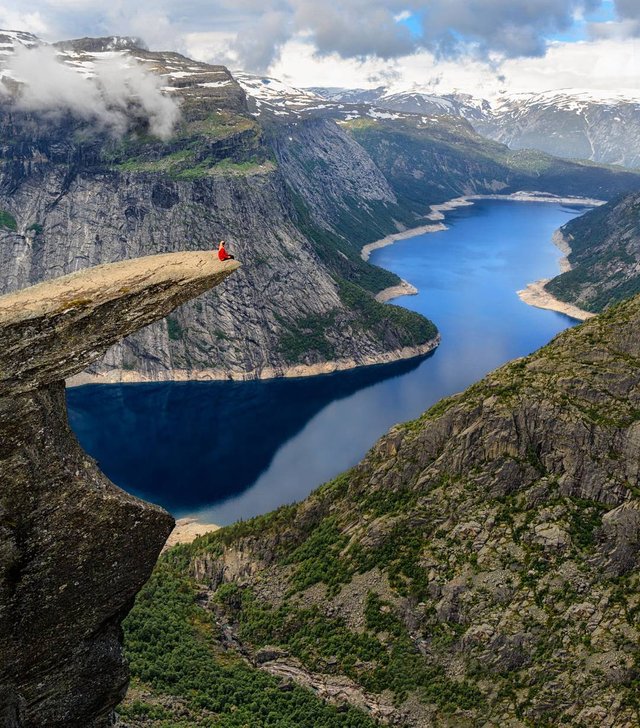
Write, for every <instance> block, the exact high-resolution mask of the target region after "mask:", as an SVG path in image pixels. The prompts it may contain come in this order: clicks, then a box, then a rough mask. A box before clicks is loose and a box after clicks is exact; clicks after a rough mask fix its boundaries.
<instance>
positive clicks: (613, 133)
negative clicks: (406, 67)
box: [308, 86, 640, 167]
mask: <svg viewBox="0 0 640 728" xmlns="http://www.w3.org/2000/svg"><path fill="white" fill-rule="evenodd" d="M310 91H312V92H313V93H314V94H317V95H318V96H320V97H323V98H324V99H326V102H328V103H329V104H333V105H334V106H335V108H336V111H335V113H336V115H339V114H340V113H342V115H344V113H345V112H344V109H346V108H347V107H346V106H344V104H352V105H356V106H355V108H356V111H355V112H352V113H359V114H360V115H364V114H366V113H368V112H369V113H371V110H375V109H380V110H382V109H385V110H387V111H390V112H396V113H400V114H404V113H407V112H409V113H423V114H429V115H436V116H443V115H444V116H454V117H458V118H463V119H467V120H468V121H469V122H470V123H471V124H472V125H473V127H474V129H475V130H476V131H478V132H479V133H480V134H482V135H483V136H485V137H488V138H489V139H494V140H495V141H499V142H502V143H503V144H506V145H507V146H508V147H510V148H511V149H536V150H539V151H542V152H546V153H547V154H552V155H555V156H557V157H565V158H568V159H587V160H590V161H592V162H600V163H606V164H619V165H622V166H624V167H640V95H639V94H638V93H637V92H634V91H629V92H613V91H612V92H609V91H607V92H603V91H597V90H581V89H562V90H560V91H557V90H556V91H547V92H543V93H509V92H505V93H503V94H501V95H500V96H498V97H497V98H494V99H492V100H491V101H489V100H487V99H482V98H477V97H474V96H471V95H469V94H461V93H454V92H452V93H443V94H440V95H438V94H434V93H433V92H432V91H429V90H420V89H408V90H403V89H395V90H394V89H389V88H386V87H384V86H382V87H379V88H377V89H369V90H362V89H360V90H358V89H354V90H349V89H325V88H314V89H310ZM340 104H342V105H343V106H342V109H343V111H342V112H340ZM308 105H309V107H310V108H311V107H316V108H317V105H318V103H317V101H314V102H313V103H308ZM374 113H375V111H374Z"/></svg>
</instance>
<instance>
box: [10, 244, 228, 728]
mask: <svg viewBox="0 0 640 728" xmlns="http://www.w3.org/2000/svg"><path fill="white" fill-rule="evenodd" d="M236 268H237V264H235V263H226V264H222V263H219V262H218V261H217V260H216V261H214V260H213V259H212V258H211V257H210V256H208V255H206V254H198V253H187V254H181V255H180V254H177V255H167V256H153V257H149V258H145V259H139V260H132V261H127V262H125V263H118V264H114V265H106V266H101V267H98V268H92V269H89V270H87V271H83V272H80V273H76V274H74V275H71V276H67V277H64V278H59V279H56V280H54V281H52V282H50V283H44V284H40V285H39V286H35V287H32V288H28V289H25V290H22V291H20V292H18V293H15V294H11V295H7V296H3V297H1V298H0V483H1V484H2V487H1V488H0V515H1V519H0V555H1V558H0V654H1V655H2V661H1V663H0V723H1V724H2V725H3V726H11V727H12V728H14V727H15V728H17V727H19V726H25V727H26V726H29V727H30V728H36V727H38V726H42V728H45V727H46V728H63V726H64V727H65V728H68V727H71V726H77V728H86V727H87V726H95V727H96V728H98V727H99V726H106V725H110V720H111V713H112V710H113V708H114V706H115V705H116V704H117V703H118V702H119V700H120V699H121V697H122V695H123V693H124V691H125V690H126V687H127V683H128V670H127V667H126V663H125V661H124V659H123V656H122V646H121V636H122V631H121V627H120V623H121V621H122V619H123V618H124V617H125V615H126V614H127V612H128V611H129V609H130V608H131V604H132V601H133V598H134V596H135V595H136V593H137V592H138V590H139V589H140V587H141V586H142V584H143V583H144V582H145V581H146V579H147V578H148V576H149V573H150V572H151V569H152V568H153V565H154V563H155V561H156V558H157V556H158V554H159V553H160V549H161V548H162V546H163V544H164V542H165V540H166V537H167V536H168V534H169V532H170V531H171V528H172V526H173V519H172V517H171V516H170V515H169V514H168V513H166V512H165V511H163V510H162V509H161V508H158V507H156V506H153V505H151V504H149V503H145V502H143V501H140V500H138V499H137V498H133V497H132V496H130V495H128V494H126V493H124V492H123V491H121V490H120V489H119V488H117V487H116V486H115V485H113V484H112V483H111V482H110V481H109V480H108V479H107V478H106V477H105V476H104V475H103V474H102V473H101V472H100V471H99V469H98V468H97V466H96V463H95V462H94V461H93V460H91V458H89V457H88V456H87V455H86V453H85V452H84V451H83V450H82V449H81V448H80V446H79V445H78V443H77V441H76V439H75V437H74V435H73V434H72V432H71V430H70V428H69V425H68V422H67V416H66V404H65V398H64V378H65V377H68V376H70V375H72V374H75V373H77V372H79V371H81V370H82V369H83V368H84V367H85V366H87V365H88V364H89V363H91V362H92V361H94V360H95V359H96V358H97V357H98V356H100V355H101V354H102V353H103V352H104V351H105V350H106V349H107V347H109V346H110V345H112V344H113V343H114V342H115V341H117V340H119V339H120V338H122V337H123V336H126V335H127V334H130V333H132V332H133V331H136V330H137V329H139V328H140V327H142V326H145V325H146V324H148V323H151V322H152V321H155V320H156V319H158V318H159V317H161V316H164V315H166V314H167V313H169V312H170V311H172V310H173V309H174V308H175V307H176V306H177V305H179V304H180V303H183V302H184V301H186V300H188V299H189V298H192V297H194V296H197V295H198V294H200V293H202V292H203V291H205V290H208V289H209V288H211V287H212V286H215V285H218V284H219V283H220V282H221V281H222V280H223V279H224V278H226V276H227V275H229V273H231V272H232V271H233V270H235V269H236Z"/></svg>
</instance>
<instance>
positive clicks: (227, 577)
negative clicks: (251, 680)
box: [125, 297, 640, 728]
mask: <svg viewBox="0 0 640 728" xmlns="http://www.w3.org/2000/svg"><path fill="white" fill-rule="evenodd" d="M639 382H640V297H636V298H634V299H632V300H630V301H628V302H625V303H623V304H621V305H619V306H617V307H614V308H612V309H610V310H609V311H607V312H606V313H604V314H602V315H601V316H599V317H597V318H594V319H592V320H590V321H588V322H586V323H585V324H583V325H582V326H580V327H578V328H576V329H572V330H569V331H567V332H565V333H563V334H561V335H560V336H558V337H557V338H556V339H555V340H554V341H552V342H551V343H550V344H549V345H548V346H546V347H544V348H543V349H541V350H540V351H539V352H537V353H535V354H533V355H531V356H529V357H526V358H523V359H520V360H517V361H514V362H512V363H510V364H508V365H506V366H504V367H502V368H501V369H498V370H497V371H495V372H493V373H492V374H490V375H489V376H487V377H486V378H485V379H483V380H482V381H480V382H479V383H477V384H475V385H474V386H472V387H470V388H469V389H468V390H467V391H466V392H464V393H462V394H460V395H456V396H454V397H451V398H449V399H446V400H443V401H442V402H440V403H439V404H437V405H436V406H435V407H433V408H432V409H430V410H429V411H427V412H426V413H425V414H424V415H423V416H422V417H420V418H419V419H417V420H415V421H413V422H410V423H407V424H404V425H399V426H397V427H395V428H393V429H392V430H391V431H390V432H389V433H388V434H387V435H386V436H385V437H383V438H382V439H381V440H380V441H379V442H378V443H377V444H376V445H375V446H374V447H373V449H372V450H371V451H370V453H369V454H368V455H367V457H366V458H365V459H364V460H363V461H362V463H360V465H358V466H357V467H356V468H354V469H353V470H351V471H349V472H347V473H345V474H343V475H342V476H340V477H338V478H337V479H336V480H334V481H333V482H331V483H329V484H327V485H325V486H323V487H322V488H320V489H318V490H317V491H316V492H315V493H314V494H312V495H311V496H310V497H309V498H308V499H306V500H305V501H303V502H302V503H300V504H297V505H293V506H287V507H284V508H281V509H279V510H278V511H275V512H274V513H271V514H268V515H266V516H262V517H259V518H256V519H253V520H252V521H249V522H246V523H238V524H236V525H234V526H231V527H229V528H225V529H222V530H221V531H219V532H216V533H214V534H211V535H209V536H206V537H203V538H201V539H198V540H197V541H196V542H194V543H193V544H191V545H188V546H179V547H176V548H174V549H172V550H171V551H170V552H169V553H168V554H166V555H165V556H164V558H163V559H162V561H161V564H160V566H159V567H158V569H157V571H156V575H155V577H154V580H153V582H152V583H151V584H150V585H149V586H148V587H147V588H146V589H145V590H144V592H143V593H142V595H141V597H140V598H139V599H138V603H137V606H136V608H135V610H134V612H133V616H132V617H131V618H130V620H129V623H128V626H127V644H128V650H129V654H130V659H131V664H132V667H133V672H134V674H135V675H136V679H137V680H138V681H139V683H138V687H137V688H136V689H137V690H144V692H145V695H146V696H147V698H146V701H147V703H149V704H154V703H155V702H158V701H159V702H161V703H162V704H163V706H165V707H164V708H163V709H164V710H166V711H167V714H166V715H167V720H170V719H171V720H176V718H175V716H177V715H179V713H178V712H177V710H178V709H177V708H176V709H175V710H174V708H171V707H166V706H171V700H173V697H172V696H174V697H175V696H178V697H179V700H180V703H179V704H180V706H181V707H180V710H187V711H195V710H196V709H199V708H198V706H199V705H202V704H204V703H203V701H204V702H206V701H207V700H209V698H208V697H207V695H208V692H207V690H209V689H210V688H206V689H205V688H202V687H198V686H195V687H194V684H193V682H189V680H191V678H190V677H189V676H191V675H193V674H194V671H199V670H204V669H210V670H220V669H221V668H220V665H221V664H224V660H231V661H235V660H245V661H248V662H249V663H251V664H253V665H255V666H256V667H259V668H260V669H261V670H262V671H264V672H267V673H270V674H272V675H279V676H282V675H289V676H290V677H291V678H292V679H294V680H295V681H296V682H298V683H300V684H301V685H307V686H315V687H316V689H317V690H319V692H320V694H321V695H328V696H334V700H337V701H338V702H340V701H342V702H344V703H352V704H357V705H359V706H361V707H363V708H364V709H365V710H367V711H368V712H369V713H370V715H372V716H374V715H375V716H377V717H378V718H381V719H385V720H392V721H396V723H397V724H400V725H407V726H420V727H421V728H424V727H426V726H480V725H487V724H489V725H509V726H514V727H515V726H535V727H536V728H539V727H541V726H549V727H551V726H558V725H572V726H585V727H586V726H592V725H594V724H598V723H604V724H605V725H606V724H607V723H606V721H608V724H610V725H616V726H623V725H628V726H632V725H636V724H637V723H638V721H639V720H640V705H639V702H638V686H639V677H640V673H639V668H640V650H639V648H638V644H639V641H638V638H639V636H640V635H639V632H638V616H639V614H640V591H639V589H638V587H639V583H638V581H639V578H640V577H639V576H638V565H639V560H640V481H639V474H640V459H639V453H640V447H639V444H640V442H639V440H638V437H639V434H638V433H639V432H640V430H639V427H640V386H639ZM176 599H183V600H186V601H187V602H188V603H189V604H190V605H191V606H190V607H189V608H190V609H192V610H193V611H192V613H191V615H190V617H189V619H188V620H187V621H188V623H189V624H190V625H191V627H190V629H196V627H197V626H198V624H199V621H202V622H203V623H206V625H207V630H209V631H208V635H209V637H208V638H207V639H208V640H209V641H208V642H207V645H208V647H207V649H208V652H207V653H206V654H205V653H204V652H201V653H199V656H198V659H197V661H194V660H193V659H192V657H191V656H190V655H189V654H188V652H187V651H185V652H184V654H183V653H182V652H181V649H179V648H178V647H176V648H175V649H172V650H171V651H170V654H171V677H170V678H167V677H166V672H165V671H166V669H167V668H166V666H165V662H166V660H165V658H164V657H162V656H161V651H159V650H156V648H155V647H153V646H152V642H153V641H154V640H156V639H158V638H160V639H161V640H163V639H165V638H164V636H163V634H164V630H165V627H162V626H160V627H157V628H155V627H154V628H153V629H152V630H151V632H148V631H145V625H147V624H151V625H156V624H166V623H169V622H170V621H171V620H174V619H182V621H183V623H184V619H183V618H182V617H180V616H179V615H180V612H179V611H175V610H173V609H171V610H170V612H169V613H168V614H167V615H166V617H162V618H161V617H160V616H159V615H162V614H164V612H163V610H165V605H166V604H167V603H171V601H172V600H176ZM174 614H175V616H172V615H174ZM181 629H182V628H181ZM196 631H197V630H196ZM194 639H195V638H194ZM203 649H204V648H203ZM165 652H166V650H165ZM162 654H164V653H162ZM203 661H205V662H204V663H203ZM203 664H206V665H209V667H206V668H205V667H204V666H203ZM245 664H246V662H245ZM243 669H246V668H243ZM185 680H186V681H187V682H185ZM319 685H321V686H322V689H320V688H318V686H319ZM345 686H346V687H345ZM211 689H213V688H211ZM135 695H136V693H135V692H134V693H133V696H132V697H131V698H130V699H129V701H128V702H127V704H126V708H125V710H126V711H129V712H128V713H127V715H131V711H132V710H133V708H132V707H131V706H132V705H133V702H132V701H133V700H135ZM336 696H337V697H336ZM244 699H245V698H244V697H242V696H241V695H240V694H239V693H238V701H240V703H241V704H238V705H237V706H236V707H235V708H231V707H230V705H229V701H227V702H226V703H224V705H223V704H221V703H220V702H218V703H215V706H214V708H212V710H213V712H214V714H215V715H214V716H212V718H211V725H218V724H220V725H227V723H225V722H224V721H225V720H227V715H228V714H229V711H231V710H233V711H239V710H242V711H245V710H247V704H246V703H245V702H243V701H244ZM185 706H186V707H185ZM136 709H137V710H151V708H136ZM274 710H275V712H276V714H277V715H281V716H282V717H281V718H278V717H276V718H274V720H275V721H276V722H275V723H274V724H275V725H286V724H287V723H286V722H282V723H278V722H277V721H278V720H282V721H286V720H288V718H287V717H286V716H288V715H289V713H286V712H282V713H278V711H280V710H281V708H279V707H278V708H274ZM283 710H284V709H283ZM172 711H173V712H172ZM193 714H194V715H195V713H193ZM245 714H246V713H245ZM261 720H262V718H259V719H257V721H258V722H256V723H253V722H251V721H250V724H251V725H267V723H266V722H260V721H261ZM216 721H220V723H217V722H216ZM150 724H152V723H148V722H147V723H145V722H144V721H142V720H138V722H136V721H133V722H132V723H131V725H134V726H138V725H150ZM169 724H171V725H173V724H172V723H169ZM179 724H180V723H176V725H179ZM197 724H198V725H200V724H202V725H208V724H207V723H197ZM155 725H163V724H162V723H155ZM336 725H340V723H336Z"/></svg>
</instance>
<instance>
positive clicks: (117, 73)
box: [9, 46, 180, 139]
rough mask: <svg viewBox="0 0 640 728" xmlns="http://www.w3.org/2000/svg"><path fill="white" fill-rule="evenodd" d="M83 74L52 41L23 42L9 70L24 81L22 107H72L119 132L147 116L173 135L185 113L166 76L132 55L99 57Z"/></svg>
mask: <svg viewBox="0 0 640 728" xmlns="http://www.w3.org/2000/svg"><path fill="white" fill-rule="evenodd" d="M86 70H87V71H88V73H89V74H90V75H81V74H80V73H78V72H77V71H75V70H72V69H71V68H69V67H68V66H66V65H64V64H62V63H61V62H60V61H59V60H58V58H57V56H56V53H55V51H54V50H53V49H52V48H51V47H49V46H41V47H37V48H33V49H27V48H22V47H19V48H17V50H16V52H15V55H14V56H13V57H12V60H11V65H10V68H9V73H10V74H11V76H12V77H13V78H15V79H16V80H18V81H20V82H21V83H22V84H23V86H22V87H21V89H20V95H19V96H18V101H17V104H18V107H19V108H22V109H26V110H29V111H42V112H44V113H48V114H51V115H54V116H57V115H59V114H60V113H64V112H69V113H71V114H73V115H74V116H76V117H77V118H79V119H82V120H84V121H88V122H90V123H91V124H94V125H96V126H97V127H98V128H100V129H104V130H106V131H109V132H110V133H112V134H114V135H121V134H123V133H125V132H126V131H127V129H128V128H129V127H130V126H131V123H132V119H134V118H136V119H144V120H145V121H146V123H147V124H148V126H149V132H150V133H151V134H153V135H155V136H158V137H161V138H163V139H166V138H168V137H169V136H170V135H171V132H172V131H173V127H174V125H175V123H176V122H177V120H178V117H179V115H180V110H179V107H178V106H177V104H176V102H175V101H174V100H173V99H171V98H169V97H167V96H163V95H162V93H161V91H160V83H161V82H160V79H159V78H158V77H157V76H155V75H153V74H151V73H148V72H147V71H145V70H144V69H143V68H142V67H141V66H140V64H138V63H136V62H134V61H133V60H132V59H131V58H128V57H127V56H115V57H113V58H109V59H106V60H101V61H96V62H95V63H94V64H93V65H92V67H90V68H87V69H86Z"/></svg>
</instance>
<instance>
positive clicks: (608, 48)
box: [0, 0, 640, 95]
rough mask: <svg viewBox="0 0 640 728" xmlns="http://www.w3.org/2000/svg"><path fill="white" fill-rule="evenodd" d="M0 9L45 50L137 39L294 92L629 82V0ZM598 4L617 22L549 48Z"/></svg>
mask: <svg viewBox="0 0 640 728" xmlns="http://www.w3.org/2000/svg"><path fill="white" fill-rule="evenodd" d="M3 2H4V3H5V4H0V26H2V25H4V26H8V25H10V26H14V27H17V28H18V29H24V30H30V31H31V32H35V33H36V34H38V35H41V36H43V37H44V38H45V39H46V40H55V39H59V38H71V37H79V36H84V35H92V36H97V35H108V34H116V35H134V36H140V37H141V38H143V39H144V40H145V41H146V42H147V43H148V45H149V47H151V48H154V49H158V50H176V51H178V52H182V53H185V54H187V55H190V56H192V57H194V58H197V59H198V60H204V61H209V62H215V63H225V64H227V65H230V66H232V67H236V68H238V67H241V68H244V69H245V70H247V71H267V72H268V73H270V74H271V75H275V76H279V77H281V78H283V79H287V80H289V81H291V82H293V83H294V84H296V85H340V86H372V85H379V84H380V83H387V82H388V81H389V80H390V79H391V80H393V79H395V78H397V77H398V76H403V77H405V78H406V82H407V83H408V84H412V83H418V84H430V85H431V86H432V87H433V88H434V89H435V88H438V89H446V88H451V87H457V88H460V89H462V90H467V91H470V92H474V93H479V92H480V93H484V94H485V95H489V94H490V93H495V92H496V91H497V90H498V89H499V88H500V87H501V86H502V82H501V81H500V78H499V77H500V76H502V75H504V76H505V77H506V82H507V83H508V84H510V85H511V86H513V87H515V88H517V89H519V90H527V89H530V90H543V89H547V88H558V87H561V86H581V87H587V88H588V87H593V88H622V87H631V88H636V87H637V84H638V81H637V79H636V77H637V75H638V74H637V71H636V70H634V67H635V69H637V67H638V50H637V42H638V41H637V40H635V41H634V39H633V38H634V36H637V34H638V32H639V31H638V29H639V28H640V0H615V9H616V12H617V15H614V10H613V7H614V6H612V5H611V0H527V2H524V0H522V1H521V2H518V1H517V0H342V2H341V3H340V4H335V3H334V4H331V3H329V4H327V3H324V4H323V3H320V4H318V3H317V2H316V0H188V1H187V2H180V1H179V0H137V2H135V3H132V2H131V1H130V0H109V2H106V3H105V2H104V0H20V2H19V5H20V10H19V11H18V10H16V9H15V6H14V4H12V5H11V6H10V5H9V4H8V3H7V0H0V3H3ZM607 5H608V6H609V15H610V16H611V17H615V18H617V19H616V20H615V21H608V22H599V23H591V24H590V25H588V31H589V32H590V33H591V40H590V41H587V42H579V43H575V42H574V43H568V42H567V43H557V42H551V43H550V42H549V41H548V38H549V37H552V36H553V35H554V34H556V33H558V32H564V31H566V30H569V29H570V28H571V24H572V23H573V22H576V21H579V20H580V18H587V19H588V17H589V15H588V12H587V11H588V10H590V9H594V8H597V7H600V8H605V7H606V6H607ZM605 15H606V14H605ZM600 17H603V16H602V15H601V16H600ZM408 20H411V30H409V29H408V27H407V24H406V23H405V22H404V21H408ZM420 22H422V26H420ZM614 41H615V42H614ZM382 58H386V60H381V59H382Z"/></svg>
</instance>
